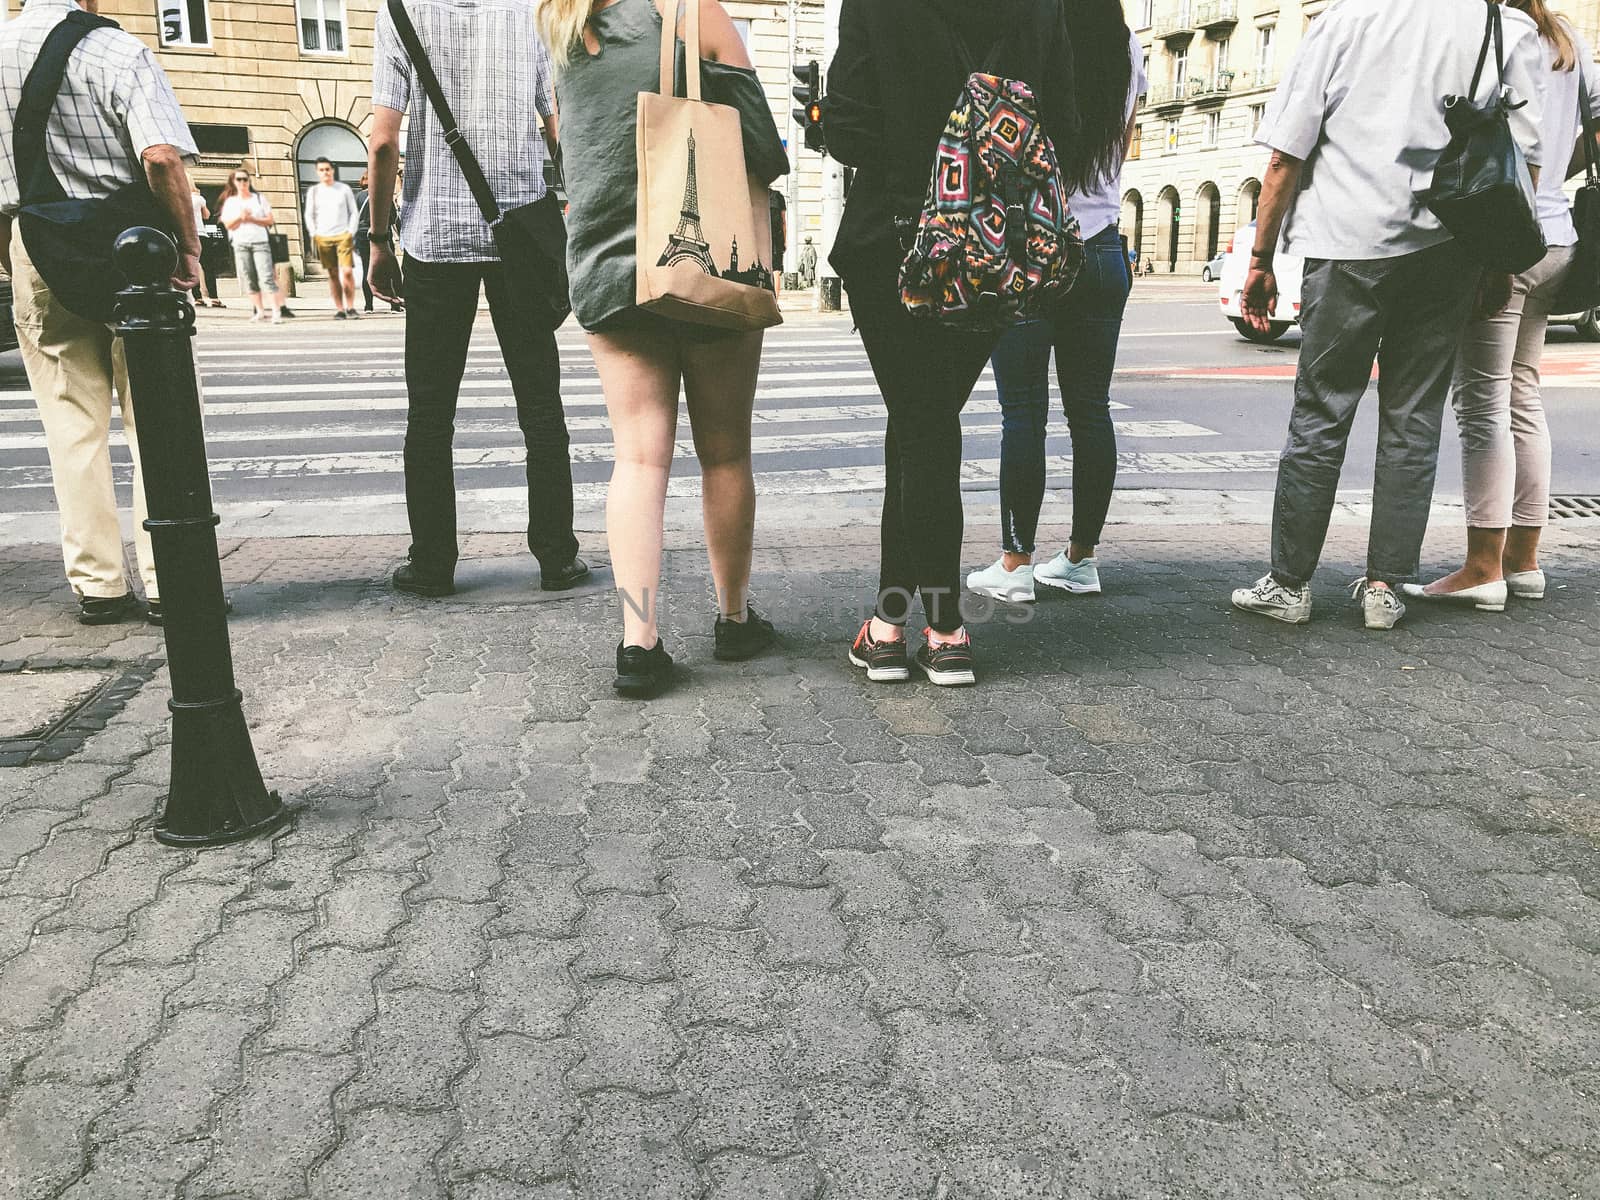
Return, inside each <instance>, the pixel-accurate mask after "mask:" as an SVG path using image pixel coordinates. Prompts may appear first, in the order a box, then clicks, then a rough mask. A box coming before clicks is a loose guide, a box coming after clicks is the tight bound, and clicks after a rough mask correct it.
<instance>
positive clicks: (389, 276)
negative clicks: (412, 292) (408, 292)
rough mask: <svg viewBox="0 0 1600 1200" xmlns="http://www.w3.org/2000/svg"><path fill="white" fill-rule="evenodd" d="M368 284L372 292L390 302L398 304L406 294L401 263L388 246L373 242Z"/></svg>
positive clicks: (368, 268)
mask: <svg viewBox="0 0 1600 1200" xmlns="http://www.w3.org/2000/svg"><path fill="white" fill-rule="evenodd" d="M367 286H368V287H370V288H371V289H372V294H373V295H374V296H377V297H378V298H379V299H380V300H383V301H385V302H386V303H389V304H398V303H399V302H400V301H401V298H402V297H403V296H404V294H405V293H404V290H403V288H402V286H401V280H400V263H399V261H398V260H397V259H396V258H395V256H394V251H393V250H391V249H390V248H389V247H388V246H380V245H379V244H378V243H377V242H373V243H372V261H371V262H370V263H369V264H368V267H367Z"/></svg>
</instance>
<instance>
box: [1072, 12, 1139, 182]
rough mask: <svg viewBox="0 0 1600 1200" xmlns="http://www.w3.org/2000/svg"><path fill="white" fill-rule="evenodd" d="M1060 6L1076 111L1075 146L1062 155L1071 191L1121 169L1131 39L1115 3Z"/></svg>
mask: <svg viewBox="0 0 1600 1200" xmlns="http://www.w3.org/2000/svg"><path fill="white" fill-rule="evenodd" d="M1062 8H1063V9H1064V10H1065V11H1066V18H1067V37H1068V39H1069V41H1070V43H1071V45H1072V63H1073V92H1074V95H1075V96H1076V99H1077V108H1078V141H1077V145H1076V146H1074V147H1073V148H1072V150H1071V151H1070V152H1068V153H1066V154H1064V155H1062V159H1063V161H1062V170H1063V173H1064V174H1065V176H1066V179H1067V182H1068V183H1070V184H1071V185H1072V186H1073V187H1074V188H1076V189H1078V190H1079V191H1088V190H1089V189H1090V188H1092V187H1095V186H1097V185H1099V184H1102V183H1104V182H1106V181H1107V180H1109V179H1112V178H1114V177H1115V176H1116V173H1117V171H1118V169H1119V168H1120V167H1121V166H1122V157H1123V153H1124V151H1125V149H1126V140H1127V136H1128V84H1129V83H1130V82H1131V81H1132V79H1133V59H1132V57H1131V54H1130V47H1129V39H1130V38H1131V36H1132V35H1131V34H1130V32H1129V30H1128V26H1127V23H1126V22H1125V21H1124V20H1123V19H1122V5H1121V4H1119V3H1118V2H1117V0H1063V4H1062ZM1060 149H1061V148H1060V147H1057V150H1058V151H1059V150H1060Z"/></svg>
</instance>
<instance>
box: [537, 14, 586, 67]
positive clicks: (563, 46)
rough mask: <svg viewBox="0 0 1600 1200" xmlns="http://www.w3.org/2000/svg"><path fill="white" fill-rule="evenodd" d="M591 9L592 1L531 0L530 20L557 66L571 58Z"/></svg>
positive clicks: (581, 36) (561, 65)
mask: <svg viewBox="0 0 1600 1200" xmlns="http://www.w3.org/2000/svg"><path fill="white" fill-rule="evenodd" d="M593 10H594V0H533V23H534V25H535V27H537V29H538V30H539V37H540V38H541V39H542V40H543V42H544V44H545V47H546V48H547V49H548V50H549V51H550V59H551V61H552V62H554V63H555V65H556V66H557V67H558V68H560V67H564V66H566V65H567V63H568V62H570V61H571V60H572V51H573V48H574V47H575V46H576V45H577V44H578V42H579V41H580V40H582V38H583V27H584V26H585V25H587V24H588V23H589V14H590V13H591V12H592V11H593Z"/></svg>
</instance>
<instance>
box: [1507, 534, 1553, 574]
mask: <svg viewBox="0 0 1600 1200" xmlns="http://www.w3.org/2000/svg"><path fill="white" fill-rule="evenodd" d="M1543 533H1544V527H1543V526H1541V525H1513V526H1512V527H1511V529H1510V530H1509V531H1508V532H1507V533H1506V547H1505V554H1504V556H1503V557H1502V559H1501V561H1502V563H1503V564H1504V566H1505V569H1506V570H1507V571H1512V572H1517V571H1537V570H1538V569H1539V537H1540V535H1541V534H1543Z"/></svg>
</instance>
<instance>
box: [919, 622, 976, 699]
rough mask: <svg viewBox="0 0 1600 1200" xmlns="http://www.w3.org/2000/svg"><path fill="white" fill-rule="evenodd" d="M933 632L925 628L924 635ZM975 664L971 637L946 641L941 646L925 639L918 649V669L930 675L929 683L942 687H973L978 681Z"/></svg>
mask: <svg viewBox="0 0 1600 1200" xmlns="http://www.w3.org/2000/svg"><path fill="white" fill-rule="evenodd" d="M931 632H932V630H925V631H924V632H923V637H927V636H928V634H929V633H931ZM973 666H974V663H973V658H972V639H971V638H970V637H966V638H962V639H961V640H960V641H959V642H946V643H944V644H943V645H940V646H935V645H934V644H933V643H932V642H929V641H925V642H923V644H922V648H921V649H919V650H918V651H917V669H918V670H919V671H921V672H922V673H923V674H924V675H926V676H927V677H928V682H929V683H933V684H937V685H938V686H940V687H971V686H972V685H973V684H975V683H977V682H978V675H977V672H976V671H975V670H974V669H973Z"/></svg>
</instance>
